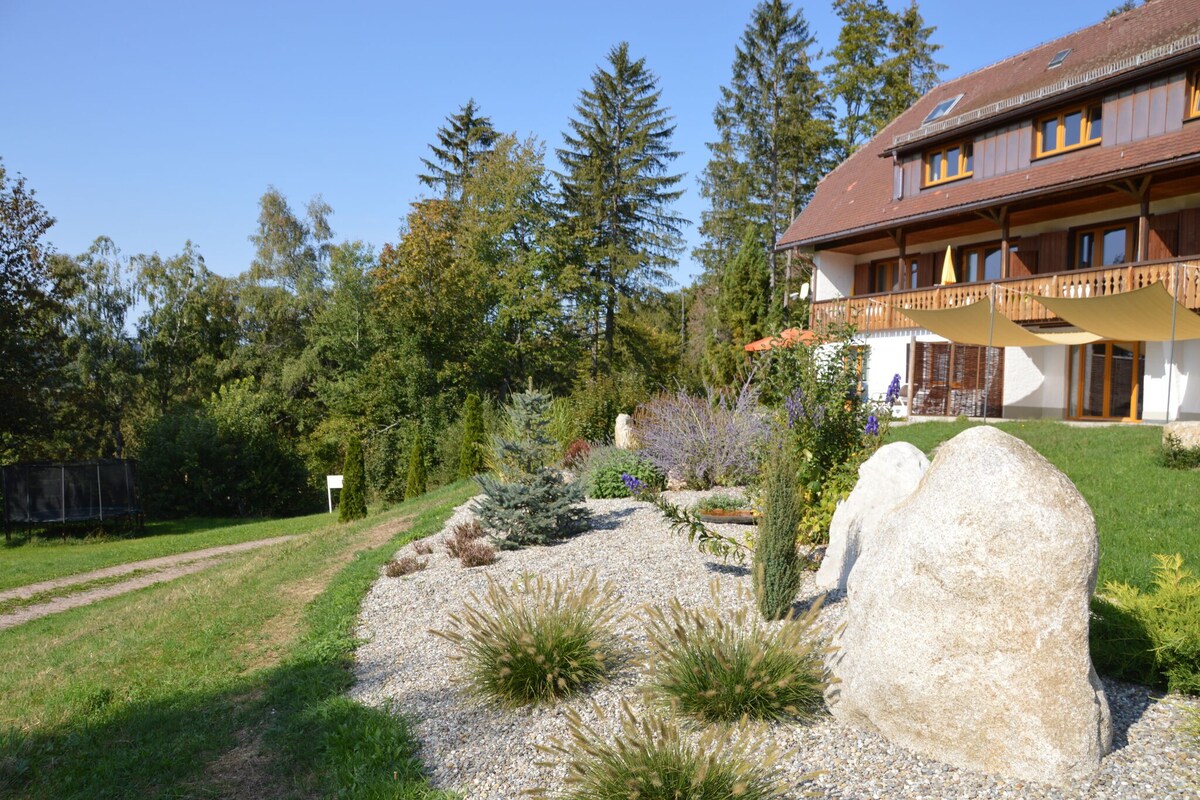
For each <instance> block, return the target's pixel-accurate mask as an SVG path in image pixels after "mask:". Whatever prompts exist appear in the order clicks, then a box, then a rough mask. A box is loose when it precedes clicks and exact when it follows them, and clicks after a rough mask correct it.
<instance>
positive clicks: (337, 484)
mask: <svg viewBox="0 0 1200 800" xmlns="http://www.w3.org/2000/svg"><path fill="white" fill-rule="evenodd" d="M341 488H342V476H341V475H326V476H325V492H326V493H327V494H328V495H329V513H330V514H332V513H333V490H334V489H341Z"/></svg>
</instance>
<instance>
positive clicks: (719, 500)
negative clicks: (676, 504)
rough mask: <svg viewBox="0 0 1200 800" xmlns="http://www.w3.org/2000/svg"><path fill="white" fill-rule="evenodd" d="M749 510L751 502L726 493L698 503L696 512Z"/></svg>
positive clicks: (714, 495) (719, 493)
mask: <svg viewBox="0 0 1200 800" xmlns="http://www.w3.org/2000/svg"><path fill="white" fill-rule="evenodd" d="M747 508H750V501H749V500H747V499H746V498H744V497H739V496H737V495H734V494H726V493H725V492H718V493H717V494H713V495H709V496H708V497H705V498H703V499H702V500H701V501H700V502H698V503H696V511H698V512H700V513H701V514H704V513H707V512H709V511H743V510H745V509H747Z"/></svg>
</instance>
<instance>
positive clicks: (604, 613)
mask: <svg viewBox="0 0 1200 800" xmlns="http://www.w3.org/2000/svg"><path fill="white" fill-rule="evenodd" d="M617 602H618V594H617V592H616V590H615V587H613V586H612V585H611V584H607V583H606V584H603V585H602V584H601V583H600V582H599V581H598V580H597V578H596V576H595V574H590V575H588V576H587V577H586V578H582V577H580V576H577V575H575V574H574V573H572V574H570V575H569V576H566V577H560V578H558V579H556V580H554V581H549V580H547V579H546V578H543V577H542V576H540V575H539V576H533V575H529V574H526V575H524V576H523V577H522V578H521V579H520V581H518V582H517V583H515V584H514V585H513V586H512V587H510V588H505V587H503V586H501V585H500V584H499V583H497V582H496V581H494V580H492V579H491V578H490V577H489V578H488V589H487V593H486V594H485V595H484V597H483V599H482V600H481V599H480V598H479V597H478V596H476V595H474V594H473V595H471V603H470V604H469V605H468V606H467V607H466V608H465V609H464V610H463V612H462V613H461V614H452V615H451V616H450V627H449V630H445V631H434V633H436V634H437V635H439V636H441V637H443V638H445V639H447V640H449V641H450V642H451V643H453V644H454V646H455V648H456V649H457V651H458V657H459V658H460V659H461V660H462V661H463V662H464V664H465V665H466V671H467V686H468V688H469V690H470V691H471V692H472V693H473V694H475V695H477V696H479V697H482V698H484V699H487V700H491V701H494V702H496V703H499V704H500V705H502V706H507V707H516V706H524V705H529V704H532V703H549V702H554V701H556V700H560V699H562V698H564V697H568V696H570V695H573V694H575V693H577V692H579V691H581V690H582V689H584V688H586V687H588V686H590V685H592V684H594V683H597V682H599V681H601V680H603V679H604V678H605V677H606V676H607V675H608V672H609V670H610V669H611V668H612V666H613V665H614V664H615V663H616V662H617V660H618V658H619V657H620V654H621V648H620V641H619V639H618V638H617V636H616V634H615V633H614V632H613V625H614V623H615V622H616V620H617Z"/></svg>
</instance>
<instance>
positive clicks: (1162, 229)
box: [1146, 212, 1180, 261]
mask: <svg viewBox="0 0 1200 800" xmlns="http://www.w3.org/2000/svg"><path fill="white" fill-rule="evenodd" d="M1178 255H1180V253H1179V213H1178V212H1176V213H1174V214H1155V215H1154V216H1152V217H1150V236H1149V240H1148V241H1147V242H1146V258H1147V259H1149V260H1150V261H1161V260H1162V259H1165V258H1175V256H1178Z"/></svg>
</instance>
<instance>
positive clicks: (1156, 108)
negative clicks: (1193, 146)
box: [1102, 73, 1187, 147]
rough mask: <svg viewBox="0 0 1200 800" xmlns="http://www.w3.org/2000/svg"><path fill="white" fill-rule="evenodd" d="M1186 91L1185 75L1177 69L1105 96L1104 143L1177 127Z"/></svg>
mask: <svg viewBox="0 0 1200 800" xmlns="http://www.w3.org/2000/svg"><path fill="white" fill-rule="evenodd" d="M1186 95H1187V82H1186V80H1185V75H1184V74H1183V73H1179V74H1176V75H1171V76H1169V77H1165V78H1159V79H1158V80H1155V81H1152V82H1150V83H1145V84H1142V85H1140V86H1135V87H1132V88H1130V89H1126V90H1125V91H1123V92H1120V93H1118V94H1116V95H1113V96H1109V97H1107V98H1106V99H1105V102H1104V124H1103V128H1102V136H1103V142H1102V143H1103V145H1104V146H1105V147H1116V146H1118V145H1124V144H1129V143H1130V142H1137V141H1141V140H1142V139H1146V138H1149V137H1151V136H1161V135H1162V134H1164V133H1170V132H1171V131H1177V130H1179V129H1180V128H1181V127H1183V113H1184V104H1185V102H1186Z"/></svg>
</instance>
